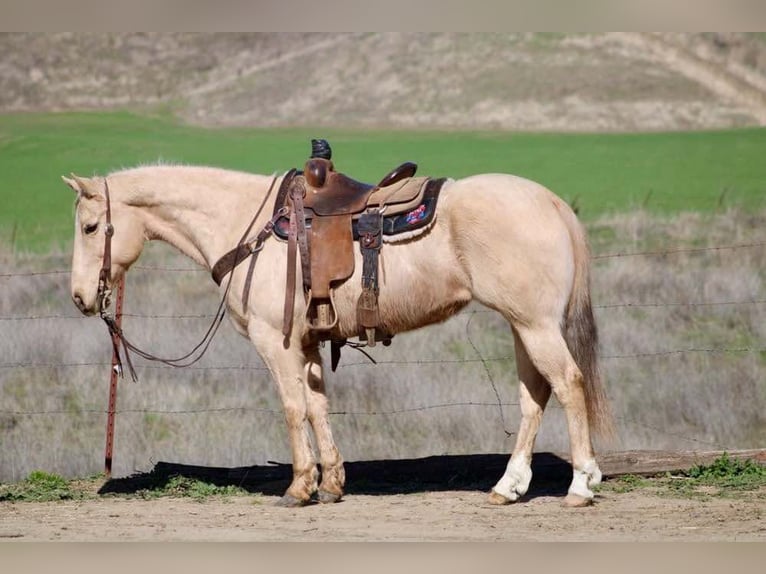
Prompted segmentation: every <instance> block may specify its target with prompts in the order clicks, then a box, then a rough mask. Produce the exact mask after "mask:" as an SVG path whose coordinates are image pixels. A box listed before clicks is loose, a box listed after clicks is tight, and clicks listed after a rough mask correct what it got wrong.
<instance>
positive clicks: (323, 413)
mask: <svg viewBox="0 0 766 574" xmlns="http://www.w3.org/2000/svg"><path fill="white" fill-rule="evenodd" d="M304 355H305V357H306V375H305V380H306V404H307V407H308V418H309V422H310V423H311V427H312V429H313V430H314V438H315V439H316V445H317V448H318V449H319V463H320V464H321V466H322V482H321V484H320V485H319V493H318V497H319V502H338V501H339V500H340V499H341V497H342V496H343V487H344V486H345V483H346V472H345V470H344V468H343V458H342V457H341V455H340V451H339V450H338V447H337V446H335V441H334V440H333V438H332V430H331V428H330V418H329V412H328V411H329V409H328V406H329V404H328V401H327V394H326V393H325V382H324V376H323V368H322V357H321V355H320V354H319V346H318V345H317V344H316V343H314V344H311V345H309V346H307V347H305V348H304Z"/></svg>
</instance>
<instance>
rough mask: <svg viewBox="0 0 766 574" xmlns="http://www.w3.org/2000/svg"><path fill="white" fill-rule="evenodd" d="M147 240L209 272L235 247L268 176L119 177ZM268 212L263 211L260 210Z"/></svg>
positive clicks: (150, 173)
mask: <svg viewBox="0 0 766 574" xmlns="http://www.w3.org/2000/svg"><path fill="white" fill-rule="evenodd" d="M120 179H121V181H120V183H121V184H122V188H123V192H124V202H125V203H126V204H127V205H129V206H131V207H133V208H135V211H136V213H137V214H138V217H140V218H141V220H142V223H143V228H144V234H145V236H146V238H147V239H148V240H160V241H165V242H166V243H169V244H170V245H172V246H173V247H175V248H176V249H178V250H179V251H181V252H182V253H184V254H185V255H187V256H189V257H191V258H192V259H193V260H195V261H196V262H197V263H199V264H201V265H205V266H207V267H208V268H212V266H213V265H214V264H215V262H216V261H217V260H218V258H219V257H220V256H221V255H223V254H224V253H226V252H227V251H228V250H230V249H231V248H232V247H234V246H235V244H236V242H237V241H238V240H239V239H240V236H241V234H242V232H243V231H244V230H245V229H246V227H247V225H248V223H249V222H250V218H252V215H253V214H254V213H255V210H256V209H257V206H258V205H259V204H260V203H261V201H262V200H263V196H264V194H265V192H266V189H267V188H268V180H270V178H268V177H266V176H259V175H253V174H245V173H241V172H228V171H225V170H218V169H213V168H195V167H170V166H159V167H156V168H139V169H137V170H133V171H132V172H125V174H124V177H122V178H120ZM264 211H266V210H264Z"/></svg>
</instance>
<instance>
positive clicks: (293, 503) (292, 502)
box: [275, 494, 309, 508]
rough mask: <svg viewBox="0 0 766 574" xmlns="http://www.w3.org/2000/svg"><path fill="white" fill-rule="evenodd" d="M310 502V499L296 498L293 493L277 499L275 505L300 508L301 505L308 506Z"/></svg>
mask: <svg viewBox="0 0 766 574" xmlns="http://www.w3.org/2000/svg"><path fill="white" fill-rule="evenodd" d="M308 503H309V501H308V500H302V499H300V498H295V497H294V496H293V495H292V494H285V495H284V496H283V497H282V498H280V499H279V500H277V502H276V503H275V506H282V507H284V508H300V507H301V506H306V505H307V504H308Z"/></svg>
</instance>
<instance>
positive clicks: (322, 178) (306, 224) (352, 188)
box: [274, 157, 444, 346]
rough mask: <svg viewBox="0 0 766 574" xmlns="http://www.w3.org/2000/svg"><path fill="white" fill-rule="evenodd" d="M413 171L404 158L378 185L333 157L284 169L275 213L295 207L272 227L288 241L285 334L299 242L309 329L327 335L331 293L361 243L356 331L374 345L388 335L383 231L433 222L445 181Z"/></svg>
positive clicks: (333, 318)
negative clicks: (382, 299) (382, 302)
mask: <svg viewBox="0 0 766 574" xmlns="http://www.w3.org/2000/svg"><path fill="white" fill-rule="evenodd" d="M416 170H417V165H416V164H414V163H411V162H406V163H403V164H402V165H400V166H399V167H397V168H396V169H394V170H392V171H391V172H389V173H388V174H387V175H386V176H385V177H384V178H383V179H381V181H380V183H378V184H377V185H371V184H367V183H363V182H360V181H357V180H354V179H352V178H350V177H348V176H346V175H345V174H343V173H340V172H337V171H335V169H334V166H333V163H332V161H331V160H330V159H328V158H322V157H312V158H311V159H309V160H308V161H307V162H306V164H305V166H304V169H303V171H302V172H298V171H292V172H290V173H288V174H287V176H286V177H285V180H283V184H282V186H281V187H280V192H279V194H278V196H277V201H276V203H275V206H274V209H275V214H276V213H277V211H278V210H279V209H282V208H283V207H285V206H286V207H287V208H288V211H289V213H290V216H289V218H288V217H286V216H285V217H282V218H279V219H277V222H276V225H275V234H276V235H277V236H278V237H281V238H282V239H287V240H288V280H287V290H286V301H285V324H284V329H283V331H284V334H285V335H287V334H288V333H289V329H290V322H291V320H292V316H291V314H290V309H291V308H292V303H293V297H294V294H295V289H294V282H295V279H294V277H292V276H291V274H292V273H294V269H295V265H296V262H295V261H294V260H291V255H290V254H291V253H296V252H297V248H298V247H299V248H300V252H301V253H300V255H301V269H302V275H303V288H304V292H305V293H306V298H307V316H306V319H307V323H308V325H309V328H310V329H311V330H312V331H314V332H316V333H317V334H318V335H319V338H320V339H329V338H331V331H332V330H333V329H334V328H335V326H336V325H337V323H338V316H337V313H336V312H335V304H334V301H333V291H334V288H335V287H336V286H337V285H339V284H340V283H342V282H343V281H345V280H347V279H348V278H349V277H351V275H353V273H354V269H355V261H354V244H355V242H359V246H360V247H359V248H360V250H361V252H362V255H363V260H364V267H365V268H364V269H363V272H362V295H361V297H360V300H359V302H358V305H357V320H358V322H359V325H360V333H359V337H360V339H361V340H366V342H367V344H368V345H370V346H374V345H375V342H376V339H377V340H381V339H382V340H383V341H386V340H389V339H390V335H387V334H386V333H385V331H384V330H383V329H381V325H380V322H379V314H378V307H377V299H378V294H379V286H378V280H377V272H378V268H377V267H378V254H379V251H380V248H381V246H382V236H383V235H396V234H400V233H405V232H413V231H415V230H417V229H419V228H421V227H424V226H426V225H428V224H429V223H430V222H431V221H432V220H433V216H434V213H435V208H436V200H437V198H438V194H439V191H440V190H441V186H442V184H443V182H444V180H432V179H430V178H428V177H414V175H415V172H416ZM293 219H295V222H294V223H293V221H292V220H293ZM291 244H292V245H293V246H294V247H293V248H292V249H291V248H290V245H291ZM292 257H293V258H295V257H296V256H295V255H293V256H292Z"/></svg>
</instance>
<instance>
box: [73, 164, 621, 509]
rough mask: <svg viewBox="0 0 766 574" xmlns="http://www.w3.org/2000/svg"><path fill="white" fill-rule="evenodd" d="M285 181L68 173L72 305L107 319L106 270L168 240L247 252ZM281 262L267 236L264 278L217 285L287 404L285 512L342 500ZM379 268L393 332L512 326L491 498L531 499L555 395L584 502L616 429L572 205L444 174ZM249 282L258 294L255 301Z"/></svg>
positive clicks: (571, 497)
mask: <svg viewBox="0 0 766 574" xmlns="http://www.w3.org/2000/svg"><path fill="white" fill-rule="evenodd" d="M284 177H285V176H284V175H279V174H274V175H273V176H268V175H259V174H252V173H245V172H240V171H234V170H225V169H219V168H214V167H206V166H178V165H144V166H138V167H132V168H128V169H122V170H119V171H115V172H112V173H109V174H108V175H106V176H92V177H80V176H76V175H74V174H71V177H67V176H62V179H63V180H64V182H65V183H66V184H67V185H68V186H69V187H70V188H71V189H72V190H74V192H75V193H76V200H75V233H74V243H73V254H72V269H71V297H72V300H73V302H74V303H75V305H76V306H77V308H78V309H79V310H80V311H81V312H82V313H83V314H85V315H94V314H96V313H99V312H101V311H102V307H103V306H105V305H108V302H107V303H105V302H104V298H103V297H100V296H99V295H100V293H101V292H102V291H101V290H100V289H99V287H98V284H99V278H100V277H101V279H102V280H103V279H104V273H102V272H101V269H102V267H103V266H104V265H106V267H108V269H107V270H106V271H108V272H107V273H106V281H107V282H108V283H109V284H108V285H107V286H106V288H107V289H108V288H110V287H111V285H112V284H116V282H118V281H120V280H121V278H122V277H123V276H124V275H125V273H126V272H127V271H128V270H129V269H130V267H131V265H133V264H134V263H135V261H136V260H137V259H138V258H139V256H140V254H141V251H142V249H143V247H144V244H145V242H147V241H152V240H160V241H165V242H167V243H169V244H170V245H171V246H173V247H175V248H176V249H178V250H179V251H181V252H182V253H184V254H185V255H187V256H188V257H190V258H191V259H192V260H193V261H195V262H196V263H198V264H199V265H202V266H204V267H205V268H207V269H208V270H211V269H212V267H213V266H214V264H215V263H216V262H217V261H218V260H219V258H221V256H222V255H224V254H225V253H227V252H229V251H230V250H231V249H232V248H233V247H235V246H236V245H237V242H238V241H239V240H240V237H241V236H242V233H243V232H245V230H246V229H248V226H249V225H251V219H252V217H253V214H254V213H255V212H256V207H257V206H259V205H261V204H265V203H266V202H267V200H268V202H269V205H268V206H267V207H268V209H263V210H262V214H261V215H259V216H258V217H257V218H256V219H257V221H255V227H254V228H255V229H259V228H261V227H263V226H264V225H265V224H266V222H267V220H268V219H269V216H270V215H271V210H270V209H271V208H272V207H273V201H272V200H271V198H270V197H269V193H270V192H271V190H272V189H273V187H274V185H275V184H277V185H278V184H279V182H280V181H281V179H282V178H284ZM109 218H111V219H110V221H107V219H109ZM107 234H108V235H110V236H111V241H110V246H109V248H108V250H109V254H108V255H109V259H108V261H107V263H106V264H105V263H104V258H105V255H106V253H105V251H107V247H106V245H105V242H108V241H107V240H106V236H107ZM357 251H358V250H357ZM286 252H287V245H286V243H285V242H283V241H280V240H278V239H277V238H275V237H273V236H272V237H270V238H268V239H267V240H266V241H264V242H263V244H262V245H261V250H260V252H259V254H258V257H259V258H258V260H257V265H255V268H254V269H252V270H248V267H249V266H248V265H240V266H239V267H237V268H235V269H234V270H233V271H232V272H231V277H230V278H229V281H228V288H225V286H226V284H227V281H224V282H223V283H222V285H221V287H220V289H221V294H222V297H223V298H224V299H225V305H226V310H227V311H228V313H229V317H230V319H231V322H232V324H233V326H234V328H235V329H236V330H237V331H238V332H239V333H240V334H241V335H243V336H245V337H247V338H249V340H250V341H251V342H252V344H253V345H254V346H255V348H256V350H257V352H258V353H259V354H260V356H261V358H262V359H263V361H264V363H265V364H266V366H267V367H268V369H269V371H270V373H271V375H272V378H273V381H274V383H275V386H276V389H277V392H278V394H279V397H280V399H281V403H282V407H283V413H284V418H285V421H286V424H287V430H288V437H289V443H290V449H291V455H292V469H293V476H292V481H291V483H290V485H289V487H288V488H287V490H286V492H285V493H284V495H283V496H282V497H281V498H280V499H279V501H278V504H279V505H282V506H288V507H294V506H302V505H306V504H308V503H310V502H311V501H313V500H316V499H318V501H319V502H323V503H330V502H336V501H339V500H340V499H341V498H342V496H343V495H344V487H345V472H344V466H343V458H342V456H341V453H340V450H339V449H338V447H337V446H336V444H335V441H334V440H333V435H332V429H331V427H330V421H329V416H328V399H327V396H326V392H325V388H326V387H325V378H324V369H323V364H322V358H321V356H320V353H319V343H318V341H317V339H316V337H314V336H312V334H311V332H310V330H309V329H308V327H307V325H306V322H307V321H306V319H305V313H304V312H305V304H306V302H305V300H304V298H303V297H300V296H299V297H295V301H294V309H293V316H294V318H295V319H294V323H293V328H292V331H291V332H290V334H289V335H288V336H287V337H286V336H285V335H283V332H282V329H281V326H282V321H283V311H284V309H283V307H284V300H285V289H286V287H285V276H286V273H287V257H286ZM355 256H356V258H357V260H356V266H355V271H354V274H353V276H352V277H351V278H350V279H349V280H347V281H345V282H343V283H342V284H340V285H338V286H337V288H336V290H335V300H334V303H335V307H336V312H337V315H338V322H337V325H336V326H335V330H336V334H337V335H338V336H339V337H341V338H352V337H355V336H357V334H358V332H359V328H358V325H357V318H356V302H357V300H358V299H359V295H360V292H361V286H360V269H361V268H362V264H361V255H360V254H359V253H356V255H355ZM380 265H381V277H382V279H381V286H380V295H379V312H380V317H381V322H382V323H383V324H385V325H386V328H387V329H388V331H389V332H390V333H391V334H392V335H394V334H396V333H401V332H405V331H408V330H413V329H417V328H420V327H423V326H426V325H430V324H434V323H439V322H442V321H445V320H446V319H448V318H449V317H451V316H452V315H454V314H455V313H457V312H458V311H459V310H461V309H462V308H464V307H465V306H466V305H468V304H469V303H470V302H471V301H477V302H479V303H481V304H483V305H484V306H486V307H488V308H490V309H493V310H495V311H497V312H498V313H500V314H501V315H502V316H503V317H504V318H505V319H506V321H507V322H508V323H509V325H510V327H511V330H512V333H513V337H514V350H515V355H516V366H517V374H518V380H519V387H518V391H519V397H520V406H521V422H520V426H519V430H518V433H517V436H516V441H515V445H514V448H513V451H512V453H511V456H510V459H509V461H508V463H507V467H506V469H505V472H504V473H503V475H502V476H501V477H500V479H499V480H498V482H497V483H496V484H495V486H494V487H493V488H492V489H491V491H490V492H489V494H488V500H489V503H491V504H494V505H503V504H508V503H511V502H515V501H518V500H519V499H520V498H521V497H522V496H524V495H525V494H526V492H527V490H528V488H529V483H530V480H531V478H532V469H531V462H532V451H533V447H534V442H535V438H536V436H537V432H538V429H539V427H540V423H541V418H542V415H543V411H544V409H545V406H546V404H547V402H548V399H549V397H550V395H551V392H553V393H554V394H555V396H556V398H557V399H558V401H559V403H560V404H561V406H562V407H563V409H564V411H565V414H566V420H567V430H568V434H569V439H570V451H571V464H572V480H571V483H570V485H569V488H568V492H567V495H566V496H565V498H564V500H563V504H564V505H565V506H571V507H576V506H585V505H588V504H590V503H591V502H592V501H593V498H594V494H593V491H592V490H591V489H592V487H593V486H595V485H598V484H599V483H600V481H601V478H602V475H601V471H600V469H599V467H598V464H597V462H596V458H595V455H594V449H593V444H592V438H591V437H592V436H596V435H598V434H600V435H603V436H606V437H609V436H610V435H611V433H612V432H613V426H612V425H613V422H612V418H611V413H610V408H609V405H608V402H607V399H606V394H605V391H604V386H603V384H602V382H601V376H600V372H599V366H598V358H597V345H598V335H597V328H596V323H595V320H594V317H593V312H592V305H591V296H590V279H589V273H590V270H589V269H590V253H589V247H588V242H587V237H586V233H585V230H584V228H583V226H582V224H581V223H580V222H579V221H578V219H577V217H576V215H575V214H574V212H573V211H572V209H571V208H570V207H569V206H568V205H567V203H566V202H565V201H563V200H562V199H561V198H559V197H558V196H557V195H555V194H554V193H553V192H551V191H550V190H548V189H547V188H545V187H544V186H542V185H541V184H539V183H536V182H534V181H531V180H529V179H526V178H523V177H519V176H515V175H510V174H501V173H490V174H479V175H472V176H469V177H466V178H463V179H448V180H447V181H446V182H445V183H444V185H443V188H442V191H441V196H440V199H439V202H438V205H437V207H436V215H435V220H434V222H433V224H432V225H431V227H429V228H428V229H427V230H426V232H424V233H422V234H421V235H420V236H419V237H417V238H411V239H408V240H405V241H401V242H398V243H390V244H386V245H385V246H384V247H383V250H382V254H381V257H380ZM298 267H299V269H298V274H299V275H298V276H299V277H300V265H298ZM248 273H250V274H251V277H247V275H248ZM245 285H248V286H250V290H251V291H250V293H251V296H249V297H247V298H246V299H247V301H246V303H247V304H246V306H244V299H245V298H244V297H242V292H243V289H244V288H245ZM102 287H103V286H102ZM310 431H313V435H314V437H315V439H316V440H315V444H316V447H317V450H318V458H319V461H318V462H319V464H320V465H321V483H320V482H319V476H320V473H319V469H318V468H317V460H316V456H315V453H314V451H313V449H312V446H311V442H310V436H309V432H310Z"/></svg>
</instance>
